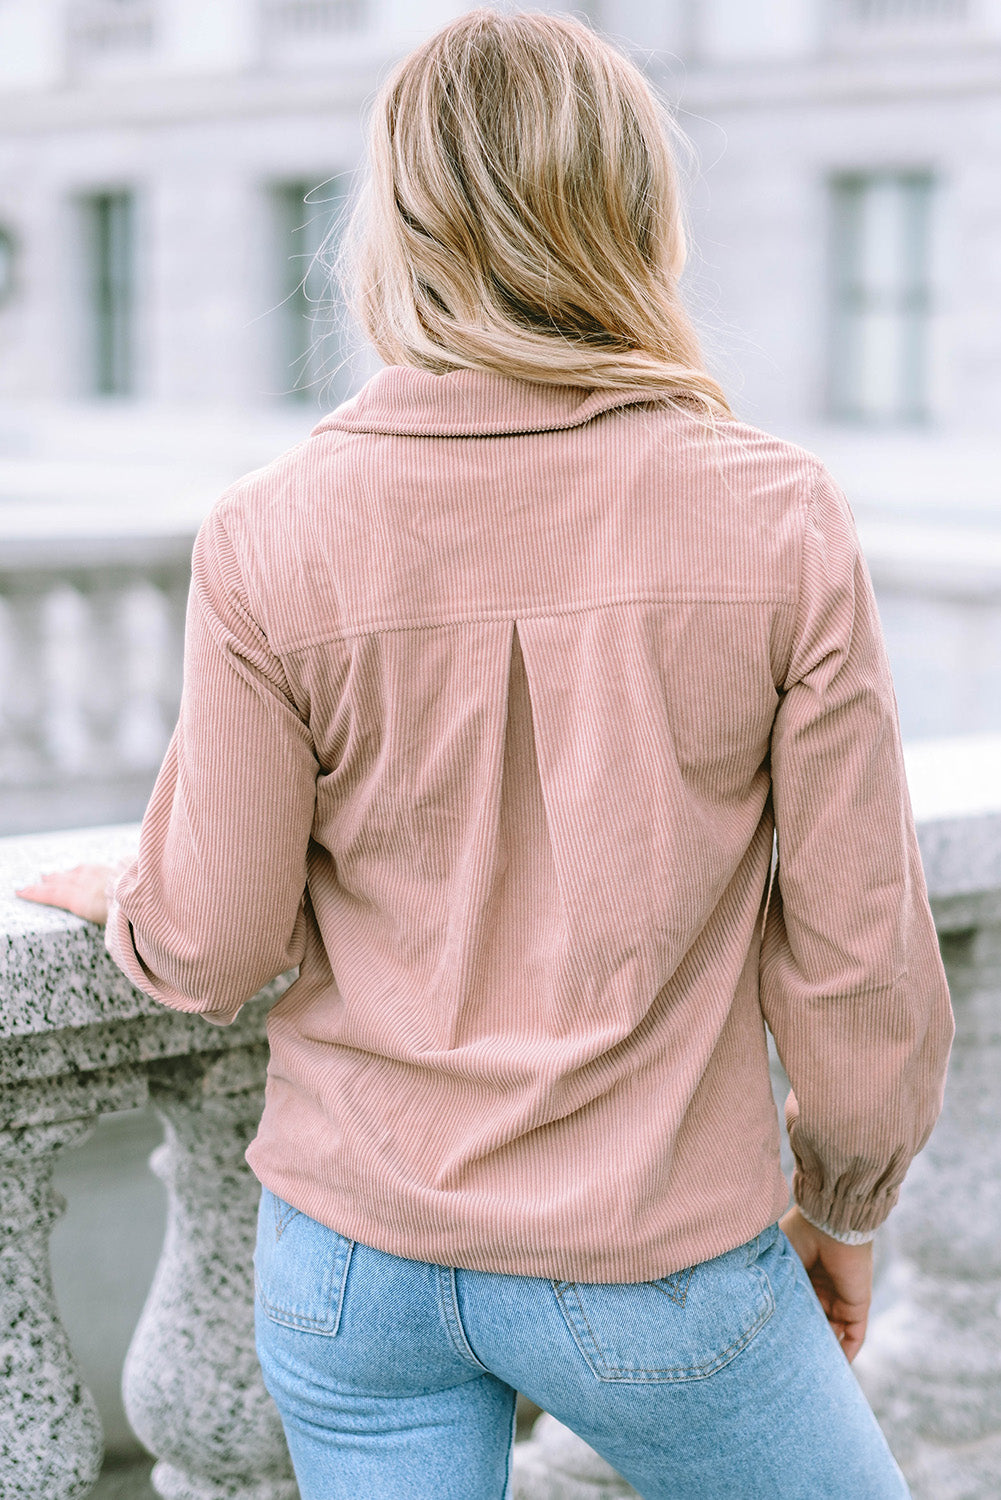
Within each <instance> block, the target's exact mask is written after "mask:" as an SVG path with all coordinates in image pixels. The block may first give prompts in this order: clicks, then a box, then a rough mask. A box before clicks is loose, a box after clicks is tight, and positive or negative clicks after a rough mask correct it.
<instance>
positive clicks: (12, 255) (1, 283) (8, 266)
mask: <svg viewBox="0 0 1001 1500" xmlns="http://www.w3.org/2000/svg"><path fill="white" fill-rule="evenodd" d="M16 260H17V241H16V240H15V238H14V236H13V234H12V233H11V231H10V230H9V229H4V228H2V227H0V307H2V306H3V304H4V303H5V302H9V301H10V299H11V297H12V296H13V295H14V285H15V273H14V263H15V261H16Z"/></svg>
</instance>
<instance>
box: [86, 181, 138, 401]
mask: <svg viewBox="0 0 1001 1500" xmlns="http://www.w3.org/2000/svg"><path fill="white" fill-rule="evenodd" d="M82 210H83V219H84V245H85V253H86V296H87V311H88V324H89V338H88V345H89V348H88V366H89V376H88V381H87V384H88V386H89V388H90V390H91V391H92V392H93V393H94V394H95V395H100V396H128V395H131V393H132V390H133V379H134V370H133V364H134V328H133V313H134V301H135V297H134V291H135V266H134V237H135V236H134V220H135V205H134V195H133V194H132V193H130V192H114V193H92V194H90V195H89V196H87V197H86V198H84V199H83V201H82Z"/></svg>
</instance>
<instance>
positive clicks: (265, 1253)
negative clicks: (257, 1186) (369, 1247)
mask: <svg viewBox="0 0 1001 1500" xmlns="http://www.w3.org/2000/svg"><path fill="white" fill-rule="evenodd" d="M354 1244H355V1242H354V1240H349V1239H345V1237H344V1235H342V1234H338V1233H337V1231H336V1230H335V1229H328V1228H327V1227H326V1225H325V1224H320V1223H318V1222H317V1221H316V1219H311V1218H310V1217H309V1216H308V1214H304V1213H302V1212H300V1210H299V1209H297V1208H293V1207H292V1206H291V1204H288V1203H286V1202H284V1200H283V1199H281V1198H278V1197H276V1195H275V1194H274V1193H272V1192H271V1191H270V1190H269V1189H268V1188H263V1189H262V1191H261V1202H260V1208H259V1211H258V1217H257V1244H256V1246H255V1249H254V1292H255V1295H256V1297H257V1300H258V1302H259V1303H260V1306H261V1310H262V1311H263V1312H264V1313H265V1314H266V1316H267V1317H269V1318H270V1319H271V1321H272V1322H273V1323H282V1324H284V1325H285V1326H286V1327H287V1328H299V1329H302V1330H304V1331H305V1332H307V1333H322V1334H326V1335H327V1336H328V1337H330V1336H332V1335H333V1334H335V1333H336V1332H337V1329H338V1326H339V1324H340V1321H341V1308H342V1306H343V1303H344V1286H345V1283H346V1281H347V1277H348V1266H349V1265H350V1264H351V1252H352V1250H353V1249H354Z"/></svg>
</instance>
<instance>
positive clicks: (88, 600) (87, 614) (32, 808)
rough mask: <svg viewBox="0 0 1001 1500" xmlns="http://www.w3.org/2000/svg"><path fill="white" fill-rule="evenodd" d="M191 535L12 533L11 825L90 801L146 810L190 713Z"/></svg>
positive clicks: (3, 788)
mask: <svg viewBox="0 0 1001 1500" xmlns="http://www.w3.org/2000/svg"><path fill="white" fill-rule="evenodd" d="M191 545H192V535H191V533H190V532H188V531H185V532H183V533H181V534H178V535H148V536H143V535H136V536H117V537H116V536H110V537H109V536H99V535H94V536H86V537H71V536H62V537H58V538H51V537H49V538H37V539H34V538H32V539H28V538H9V537H8V538H6V539H5V540H4V543H3V548H2V557H0V829H2V830H3V831H4V832H7V833H19V832H29V831H30V830H32V829H34V828H43V827H50V828H51V827H53V826H59V825H60V824H61V823H65V824H66V825H68V824H70V823H75V822H77V821H78V820H79V809H80V807H81V806H84V807H87V808H89V809H90V812H91V816H90V821H91V822H93V823H100V822H104V821H110V820H111V819H119V820H120V819H121V818H122V817H123V816H129V815H132V816H138V814H139V813H141V811H142V808H143V807H144V805H145V802H146V798H147V797H148V796H149V792H150V788H151V786H152V784H153V777H154V776H155V774H156V771H157V768H158V767H159V765H160V761H161V760H162V758H163V752H164V749H165V748H166V744H167V740H168V738H169V736H170V731H171V729H172V728H173V726H174V721H175V720H176V718H177V706H178V702H179V700H180V691H181V662H182V654H183V652H182V647H183V638H184V613H185V605H186V602H187V592H188V580H189V577H190V573H191ZM126 809H127V810H126ZM133 809H134V811H133Z"/></svg>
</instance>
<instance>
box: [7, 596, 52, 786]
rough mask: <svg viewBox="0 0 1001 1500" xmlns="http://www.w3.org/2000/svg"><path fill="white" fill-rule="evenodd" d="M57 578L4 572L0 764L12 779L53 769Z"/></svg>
mask: <svg viewBox="0 0 1001 1500" xmlns="http://www.w3.org/2000/svg"><path fill="white" fill-rule="evenodd" d="M54 581H55V580H54V579H51V578H46V577H45V576H44V575H42V576H38V575H35V574H31V573H26V574H24V575H22V576H19V577H17V578H16V579H15V578H11V577H10V576H6V577H3V576H0V591H2V594H3V598H2V604H3V618H2V628H3V646H4V649H3V658H4V681H3V693H2V697H0V767H2V771H3V776H4V779H5V780H7V781H9V782H12V783H15V784H17V783H21V782H32V783H36V784H37V783H38V782H41V781H44V780H46V779H47V778H48V777H49V776H50V775H51V774H52V769H53V768H52V755H51V747H50V745H49V739H48V733H47V728H48V725H47V712H46V710H47V706H48V705H47V689H48V668H47V661H46V651H47V642H48V630H47V625H46V600H47V596H48V593H49V591H50V590H51V588H52V586H53V583H54Z"/></svg>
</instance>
